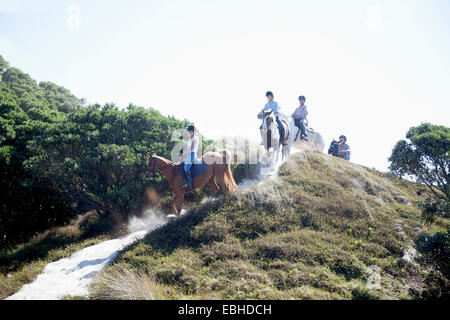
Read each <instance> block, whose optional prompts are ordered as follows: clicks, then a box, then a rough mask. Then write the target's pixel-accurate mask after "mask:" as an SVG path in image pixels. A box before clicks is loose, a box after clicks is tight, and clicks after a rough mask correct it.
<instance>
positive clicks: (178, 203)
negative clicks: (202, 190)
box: [175, 193, 184, 217]
mask: <svg viewBox="0 0 450 320" xmlns="http://www.w3.org/2000/svg"><path fill="white" fill-rule="evenodd" d="M183 201H184V193H177V196H176V200H175V210H176V212H177V213H176V215H177V216H178V217H179V216H180V214H181V210H182V209H183Z"/></svg>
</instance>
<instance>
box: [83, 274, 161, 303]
mask: <svg viewBox="0 0 450 320" xmlns="http://www.w3.org/2000/svg"><path fill="white" fill-rule="evenodd" d="M90 298H91V299H101V300H167V299H169V296H168V295H167V291H166V290H165V289H164V287H163V286H161V285H159V284H158V283H157V282H156V280H155V277H154V276H153V275H151V274H148V273H146V272H142V271H136V270H135V269H133V268H127V267H124V266H119V267H117V268H112V269H110V270H109V272H107V273H105V272H102V273H100V274H99V275H98V276H97V277H96V282H94V283H93V284H92V285H91V287H90Z"/></svg>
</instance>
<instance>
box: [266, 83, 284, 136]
mask: <svg viewBox="0 0 450 320" xmlns="http://www.w3.org/2000/svg"><path fill="white" fill-rule="evenodd" d="M266 97H267V99H268V102H267V104H266V105H265V106H264V111H270V110H272V112H273V114H274V115H275V117H276V121H277V125H278V130H279V131H280V141H282V142H283V143H284V142H285V141H284V140H285V139H284V126H283V124H282V123H281V121H280V118H279V115H280V112H279V111H280V110H279V107H278V103H277V102H275V101H274V100H273V93H272V92H271V91H268V92H267V93H266Z"/></svg>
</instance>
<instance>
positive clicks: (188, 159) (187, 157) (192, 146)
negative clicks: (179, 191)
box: [182, 126, 199, 190]
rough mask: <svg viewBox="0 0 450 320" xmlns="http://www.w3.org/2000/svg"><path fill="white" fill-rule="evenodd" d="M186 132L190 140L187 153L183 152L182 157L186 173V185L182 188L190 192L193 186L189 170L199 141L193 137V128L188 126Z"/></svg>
mask: <svg viewBox="0 0 450 320" xmlns="http://www.w3.org/2000/svg"><path fill="white" fill-rule="evenodd" d="M187 131H188V132H189V136H190V138H189V140H188V148H187V151H185V152H184V153H183V155H182V158H183V159H184V172H185V173H186V183H185V184H184V185H183V188H185V189H188V190H192V189H194V184H193V183H192V173H191V168H192V165H193V164H194V160H195V155H196V154H197V150H198V145H199V140H198V138H197V136H196V135H195V127H194V126H189V127H188V128H187Z"/></svg>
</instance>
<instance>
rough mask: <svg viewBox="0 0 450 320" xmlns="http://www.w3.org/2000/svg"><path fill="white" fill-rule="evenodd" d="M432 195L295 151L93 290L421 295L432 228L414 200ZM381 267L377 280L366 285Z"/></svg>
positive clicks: (166, 233)
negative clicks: (418, 243) (420, 254)
mask: <svg viewBox="0 0 450 320" xmlns="http://www.w3.org/2000/svg"><path fill="white" fill-rule="evenodd" d="M425 194H426V190H425V188H424V187H422V186H420V185H418V184H415V183H411V182H408V181H405V180H400V179H398V178H396V177H394V176H391V175H389V174H385V173H380V172H377V171H375V170H371V169H368V168H365V167H362V166H359V165H355V164H352V163H350V162H346V161H344V160H342V159H338V158H333V157H330V156H328V155H324V154H319V153H315V152H306V153H303V154H297V155H295V156H293V157H292V159H291V160H290V161H288V162H286V163H285V164H284V165H283V166H282V167H281V168H280V171H279V177H278V178H275V179H270V180H266V181H265V182H263V183H261V184H258V185H254V186H252V187H250V188H249V189H247V190H244V191H242V190H241V191H237V192H236V193H235V194H233V195H232V196H231V197H230V198H228V199H222V200H217V201H213V202H211V201H210V202H205V203H203V204H202V205H200V206H198V207H197V208H195V209H192V210H191V211H190V212H189V213H188V214H187V215H185V216H183V217H182V218H180V219H178V220H175V221H172V222H170V223H169V224H167V225H165V226H164V227H161V228H160V229H158V230H156V231H154V232H152V233H151V234H149V235H148V236H147V237H146V238H145V239H143V240H142V241H140V242H138V243H137V244H135V245H133V246H131V247H130V248H128V249H127V250H125V251H124V252H123V253H122V254H121V255H120V256H119V258H118V259H117V260H116V262H115V263H114V264H113V265H112V266H110V267H108V268H106V269H105V270H104V271H102V272H101V273H100V274H99V275H98V276H97V278H96V280H95V281H94V283H93V284H92V286H91V288H90V289H91V290H90V292H91V298H93V299H159V298H162V299H179V298H185V299H186V298H187V299H189V298H195V299H411V298H415V297H417V294H418V293H420V292H421V291H422V290H423V289H424V283H423V279H424V277H425V276H426V274H427V267H426V266H424V265H421V264H420V263H418V262H416V260H415V259H414V258H415V250H414V249H413V242H412V239H413V238H415V237H416V236H417V235H418V234H419V233H421V232H423V231H424V228H425V227H424V225H423V222H422V220H421V219H420V211H419V209H418V208H417V207H416V206H415V202H416V201H417V200H420V199H422V198H423V197H424V196H425ZM444 223H445V222H440V224H439V223H438V224H437V225H436V226H435V228H437V229H439V228H442V229H444V228H445V227H446V226H444V225H443V224H444ZM373 270H379V272H380V276H381V277H380V280H381V282H380V288H379V289H376V288H375V289H369V288H368V287H367V286H366V283H367V281H368V279H369V280H373V279H374V273H373ZM375 278H376V277H375Z"/></svg>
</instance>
